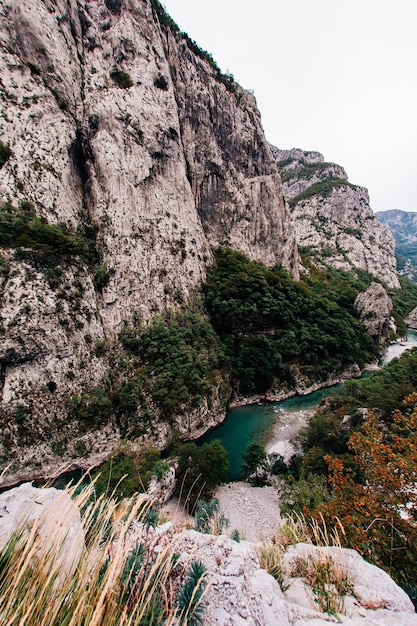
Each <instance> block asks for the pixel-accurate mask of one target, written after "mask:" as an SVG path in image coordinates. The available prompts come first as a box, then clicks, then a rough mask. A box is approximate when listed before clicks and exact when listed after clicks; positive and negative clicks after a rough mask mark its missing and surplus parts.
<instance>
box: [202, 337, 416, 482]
mask: <svg viewBox="0 0 417 626" xmlns="http://www.w3.org/2000/svg"><path fill="white" fill-rule="evenodd" d="M416 346H417V333H414V332H409V333H408V335H407V340H406V341H403V342H397V343H394V344H392V345H390V346H389V347H388V349H387V351H386V353H385V355H384V357H383V359H382V360H381V365H386V364H387V363H388V362H389V361H390V360H392V359H393V358H395V357H398V356H400V354H401V353H402V352H404V351H405V350H409V349H410V348H413V347H416ZM337 387H338V385H335V386H332V387H326V388H325V389H320V390H319V391H315V392H313V393H310V394H308V395H306V396H294V397H292V398H288V399H287V400H282V401H281V402H274V403H258V404H252V405H248V406H243V407H237V408H235V409H231V410H230V411H229V412H228V413H227V415H226V418H225V420H224V421H223V422H222V423H221V424H220V425H219V426H217V428H215V429H214V430H212V431H210V432H209V433H206V434H205V435H204V437H202V438H201V439H199V440H198V444H199V445H201V444H204V443H209V442H210V441H213V440H214V439H219V440H220V441H221V443H222V444H223V446H224V447H225V448H226V450H227V452H228V453H229V460H230V468H229V472H228V480H229V481H232V480H239V479H240V478H242V465H243V455H244V454H245V452H246V450H247V447H248V445H249V444H250V443H251V442H253V441H256V442H259V443H262V444H263V445H264V446H265V449H266V450H267V452H269V453H271V452H276V453H278V454H281V455H282V456H283V457H284V459H285V460H286V461H288V460H289V459H290V458H291V456H292V454H293V453H294V451H295V448H294V446H293V444H292V443H291V439H292V438H293V437H295V435H297V434H298V433H299V432H300V430H301V429H302V428H303V427H304V426H305V425H306V424H307V422H308V420H309V419H310V418H311V417H312V416H313V415H314V413H315V412H316V409H317V406H318V404H319V403H320V400H321V399H322V398H324V397H325V396H328V395H330V394H332V393H334V391H335V390H336V389H337Z"/></svg>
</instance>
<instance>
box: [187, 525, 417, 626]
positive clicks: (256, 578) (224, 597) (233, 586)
mask: <svg viewBox="0 0 417 626" xmlns="http://www.w3.org/2000/svg"><path fill="white" fill-rule="evenodd" d="M253 548H254V547H253V546H252V545H251V544H250V543H248V542H246V541H242V542H241V543H236V542H235V541H233V540H231V539H229V538H227V537H225V536H220V537H215V536H212V535H202V534H200V533H197V532H195V531H187V532H185V533H184V534H183V535H182V538H181V539H180V543H179V545H178V550H179V553H180V555H181V556H180V561H181V562H185V563H186V562H187V561H188V560H189V558H190V556H191V555H192V558H193V559H198V560H201V561H202V562H203V563H204V565H205V566H206V568H207V571H208V575H209V580H210V586H209V588H208V591H207V593H206V594H205V596H204V604H205V611H204V624H207V625H208V624H210V625H212V624H213V625H215V624H216V625H219V626H220V625H222V626H229V625H230V626H231V625H232V624H233V625H236V624H238V625H242V626H243V625H245V624H262V625H264V624H268V625H269V624H271V625H278V624H279V626H292V625H294V626H299V625H300V624H302V625H303V626H307V625H308V624H314V625H317V626H318V625H321V624H323V626H324V625H325V624H328V623H329V622H336V623H340V622H342V623H343V624H346V625H347V626H360V625H361V624H363V625H364V626H365V625H368V624H375V625H380V624H386V625H387V626H388V625H391V624H405V625H407V626H415V625H416V624H417V616H416V614H415V612H414V607H413V604H412V602H411V600H410V598H409V597H408V596H407V594H406V593H405V592H404V591H403V590H402V589H401V588H400V587H398V585H396V584H395V583H394V581H393V580H392V579H391V578H390V577H389V576H388V574H386V573H385V572H384V571H382V570H381V569H379V568H378V567H375V566H374V565H371V564H369V563H367V562H366V561H364V559H363V558H362V557H361V556H360V555H359V554H358V553H357V552H355V551H354V550H346V549H342V548H338V547H327V548H320V547H317V546H312V545H308V544H296V545H294V546H290V547H289V548H288V550H287V552H286V553H285V554H284V555H283V558H282V571H281V574H282V577H283V586H284V589H285V591H284V592H283V591H282V590H281V588H280V586H279V584H278V582H277V581H276V580H275V579H274V578H273V577H272V576H270V575H269V574H267V572H266V571H265V570H263V569H261V568H260V567H259V561H258V559H257V556H256V553H255V551H254V549H253ZM314 565H316V566H317V568H319V567H320V565H321V566H322V568H326V569H327V571H328V572H330V576H333V577H334V579H335V580H336V579H338V577H340V578H343V580H344V583H345V589H344V592H343V593H342V594H340V595H339V597H338V593H339V592H337V591H336V588H335V587H334V586H332V584H331V583H329V585H328V587H327V588H326V589H325V587H323V594H325V593H326V592H327V593H328V594H329V599H330V597H331V596H332V594H333V596H332V597H331V599H330V603H332V602H333V601H334V602H333V604H332V607H337V609H335V610H334V613H333V615H332V616H331V615H330V614H329V613H331V611H332V608H331V607H330V604H329V613H326V612H324V611H323V608H320V603H319V600H323V596H321V597H320V589H319V588H318V585H317V582H316V583H315V584H313V579H312V578H311V579H310V578H309V574H308V572H309V571H310V572H312V570H313V569H314ZM322 571H323V570H322Z"/></svg>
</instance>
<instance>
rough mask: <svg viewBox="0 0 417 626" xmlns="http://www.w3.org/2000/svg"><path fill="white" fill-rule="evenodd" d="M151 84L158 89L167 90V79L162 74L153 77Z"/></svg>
mask: <svg viewBox="0 0 417 626" xmlns="http://www.w3.org/2000/svg"><path fill="white" fill-rule="evenodd" d="M153 84H154V85H155V87H158V89H162V91H167V90H168V81H167V79H166V78H165V76H162V75H161V74H160V75H159V76H157V77H156V78H155V80H154V81H153Z"/></svg>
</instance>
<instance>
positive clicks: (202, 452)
mask: <svg viewBox="0 0 417 626" xmlns="http://www.w3.org/2000/svg"><path fill="white" fill-rule="evenodd" d="M177 455H178V470H177V486H176V494H177V496H178V497H179V498H180V500H181V501H182V502H183V503H184V505H185V507H186V508H187V510H188V511H190V512H191V513H193V512H194V510H195V507H196V504H197V501H198V500H200V499H203V500H208V499H210V496H211V494H212V493H213V490H214V489H215V488H216V487H217V486H218V485H220V484H221V483H222V482H224V481H225V480H226V478H227V470H228V469H229V458H228V454H227V452H226V450H225V448H224V447H223V446H222V445H221V443H220V441H219V440H218V439H215V440H214V441H212V442H210V443H205V444H204V445H203V446H201V447H200V448H199V447H198V446H197V445H196V444H195V443H184V444H181V445H180V446H179V447H178V449H177Z"/></svg>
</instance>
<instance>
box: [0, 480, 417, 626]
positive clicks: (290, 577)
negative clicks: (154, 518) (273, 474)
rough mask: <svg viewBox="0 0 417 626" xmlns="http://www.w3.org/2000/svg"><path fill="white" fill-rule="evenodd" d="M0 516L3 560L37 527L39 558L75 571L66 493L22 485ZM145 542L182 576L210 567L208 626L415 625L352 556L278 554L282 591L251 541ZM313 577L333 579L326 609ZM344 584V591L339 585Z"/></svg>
mask: <svg viewBox="0 0 417 626" xmlns="http://www.w3.org/2000/svg"><path fill="white" fill-rule="evenodd" d="M0 515H1V523H0V532H1V535H0V554H1V551H2V550H4V547H5V545H6V543H7V540H8V539H9V538H10V536H11V535H12V533H13V532H14V531H16V530H17V529H19V528H23V529H24V532H31V531H32V530H33V529H34V531H35V532H36V534H37V543H36V546H37V550H38V554H40V555H42V551H45V554H46V551H48V553H49V555H50V554H51V553H50V550H51V546H56V550H55V549H54V553H53V554H54V558H55V562H56V567H57V568H58V569H59V575H60V576H69V575H71V574H72V573H73V572H74V570H75V567H76V565H77V563H78V561H79V558H80V555H81V551H82V547H83V537H84V535H83V530H82V527H81V523H80V514H79V511H78V509H77V507H76V506H75V504H74V503H73V501H72V500H71V498H70V497H69V496H68V494H66V493H65V492H62V491H58V490H56V489H36V488H34V487H32V486H31V485H30V484H24V485H21V486H20V487H17V488H15V489H12V490H10V491H7V492H5V493H3V494H1V496H0ZM143 532H144V525H143V524H141V523H135V522H134V523H133V524H132V529H131V533H132V536H131V537H128V536H126V541H125V549H126V554H128V552H129V550H131V549H132V548H133V547H134V546H135V545H137V542H138V541H139V540H140V541H142V540H143V537H144V535H143ZM146 537H147V539H146V540H147V541H149V542H150V545H151V546H153V548H152V549H154V550H157V549H158V550H160V549H165V548H167V549H171V550H172V551H173V552H175V553H176V554H178V559H177V560H176V562H177V566H176V569H177V570H178V566H183V568H182V571H184V570H185V569H186V568H187V567H188V566H189V564H190V563H191V562H192V561H201V562H202V563H203V564H204V565H205V567H206V570H207V582H208V585H207V590H206V592H205V595H204V596H203V605H204V613H203V623H204V624H205V625H206V626H309V625H311V626H321V625H325V624H328V623H329V622H336V623H342V624H345V625H346V626H372V625H383V626H395V625H397V624H398V626H400V625H401V626H417V616H416V614H415V612H414V607H413V605H412V603H411V600H410V599H409V598H408V596H407V595H406V594H405V592H404V591H402V590H401V589H400V588H399V587H398V586H397V585H396V584H395V583H394V581H393V580H392V579H391V578H390V577H389V576H388V574H386V573H385V572H383V571H382V570H380V569H379V568H377V567H375V566H373V565H370V564H369V563H366V562H365V561H364V560H363V559H362V557H360V556H359V555H358V554H357V553H356V552H355V551H353V550H345V549H341V548H337V547H327V548H319V547H316V546H312V545H309V544H297V545H293V546H290V547H289V548H288V549H287V551H286V552H285V553H283V554H281V574H280V580H281V584H282V588H283V589H284V591H283V590H282V589H281V587H280V585H279V584H278V582H277V581H276V580H275V578H273V577H272V576H271V575H270V574H268V573H267V572H266V571H265V570H264V569H262V568H261V567H260V565H259V560H258V557H257V554H256V552H255V545H254V544H252V543H249V542H246V541H242V542H240V543H238V542H236V541H234V540H232V539H230V538H229V537H226V536H214V535H206V534H201V533H199V532H196V531H194V530H186V531H183V532H182V533H175V529H174V527H173V524H172V523H171V522H167V523H165V524H163V525H162V526H159V527H157V528H156V529H155V530H150V531H148V530H147V531H146ZM269 545H270V546H272V545H273V544H269ZM282 550H284V549H282ZM179 569H181V567H180V568H179ZM315 571H321V572H323V571H325V572H327V573H329V575H330V578H328V579H326V580H325V584H324V586H322V591H323V592H324V595H326V594H327V596H328V598H329V602H328V604H326V605H325V607H324V608H323V602H322V601H323V593H319V591H320V590H319V586H318V584H317V579H315V582H314V584H313V577H312V572H313V574H314V572H315ZM340 581H342V583H343V588H341V587H340V584H339V585H338V582H339V583H340ZM318 590H319V591H318ZM324 609H325V610H327V612H325V611H324Z"/></svg>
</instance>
